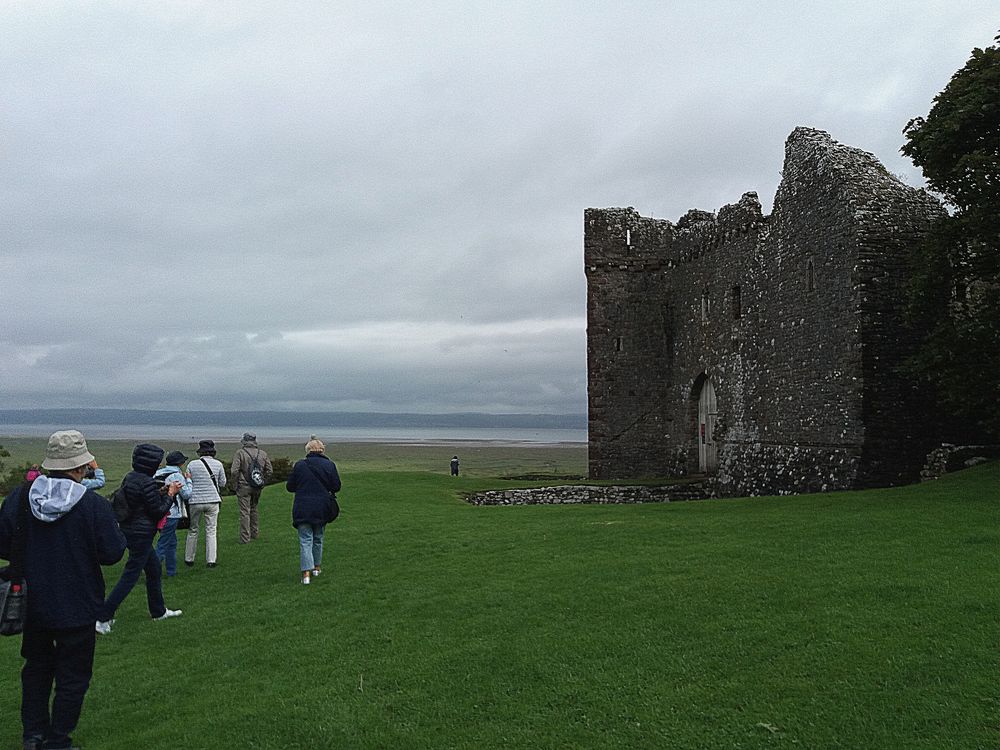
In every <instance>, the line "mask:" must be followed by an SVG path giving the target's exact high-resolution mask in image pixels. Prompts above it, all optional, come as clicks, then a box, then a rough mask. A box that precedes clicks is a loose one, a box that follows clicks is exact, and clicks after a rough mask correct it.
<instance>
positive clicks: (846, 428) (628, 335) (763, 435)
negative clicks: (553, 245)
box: [584, 128, 941, 494]
mask: <svg viewBox="0 0 1000 750" xmlns="http://www.w3.org/2000/svg"><path fill="white" fill-rule="evenodd" d="M940 212H941V208H940V205H939V204H938V203H937V201H935V200H934V199H933V198H932V197H931V196H929V195H928V194H927V193H925V192H924V191H919V190H914V189H913V188H910V187H907V186H906V185H904V184H902V183H901V182H899V180H897V179H896V178H895V177H893V176H892V175H890V174H889V173H888V172H886V170H885V169H884V168H883V167H882V166H881V165H880V164H879V163H878V161H877V160H876V159H875V158H874V157H873V156H872V155H871V154H867V153H865V152H863V151H859V150H857V149H853V148H849V147H846V146H842V145H840V144H838V143H836V142H835V141H833V140H832V139H831V138H830V137H829V136H828V135H827V134H826V133H823V132H821V131H816V130H810V129H806V128H797V129H796V130H795V131H794V132H793V133H792V134H791V135H790V136H789V138H788V142H787V143H786V148H785V165H784V171H783V178H782V181H781V184H780V186H779V189H778V192H777V194H776V197H775V204H774V211H773V212H772V214H771V215H770V216H764V215H762V212H761V206H760V203H759V202H758V200H757V196H756V194H754V193H746V194H745V195H744V196H743V197H742V198H741V199H740V200H739V201H738V202H737V203H736V204H733V205H729V206H724V207H723V208H721V209H720V210H719V212H718V214H717V215H715V214H711V213H707V212H704V211H689V212H688V213H687V214H686V215H685V216H683V217H682V218H681V219H680V220H679V221H678V222H677V223H676V224H673V223H671V222H669V221H666V220H659V219H650V218H646V217H642V216H639V214H638V213H637V212H636V211H635V210H634V209H631V208H612V209H587V211H586V212H585V214H584V256H585V268H586V273H587V280H588V299H587V315H588V347H587V361H588V397H589V427H590V443H589V450H590V454H589V461H590V476H591V478H595V479H597V478H600V479H619V478H625V479H628V478H638V477H664V476H684V475H686V474H690V473H694V472H698V471H699V470H700V466H699V442H700V441H701V440H702V438H701V436H700V434H699V431H700V425H699V419H698V398H699V395H700V393H701V391H702V389H703V388H704V387H705V385H706V383H711V385H712V386H713V387H714V390H715V393H716V396H717V418H716V421H715V423H714V424H715V427H714V431H713V434H712V436H711V437H712V438H714V440H712V441H710V442H714V444H715V446H716V448H717V450H718V467H717V469H716V470H715V471H716V472H717V476H718V482H719V486H720V491H721V492H723V493H724V494H772V493H781V492H799V491H822V490H834V489H848V488H852V487H859V486H872V485H879V484H892V483H895V482H899V481H905V480H908V479H912V478H915V476H916V474H917V472H918V471H919V468H920V466H921V464H922V462H923V457H924V456H925V455H926V452H927V450H928V449H929V447H930V444H931V442H930V441H931V439H932V438H931V436H930V435H923V434H922V433H921V431H920V428H921V425H920V424H919V423H918V422H917V421H916V420H917V419H919V418H920V413H921V411H920V409H919V408H918V407H917V406H915V402H914V401H913V398H912V394H913V393H914V391H915V389H914V388H913V384H912V383H910V382H908V381H906V379H905V378H903V377H901V375H900V373H899V371H898V365H899V363H900V362H901V361H902V359H903V358H904V357H905V356H906V354H907V353H908V352H909V351H910V350H911V349H912V345H913V342H912V339H911V338H909V337H908V336H907V334H906V333H905V332H904V331H903V327H902V324H901V304H902V294H903V286H904V284H905V279H906V258H907V249H908V247H909V246H910V245H912V244H913V243H915V242H918V241H919V240H920V238H921V237H922V236H923V234H924V233H925V232H926V231H927V229H928V227H929V224H930V222H931V221H932V220H933V219H934V218H935V217H936V216H938V215H939V214H940Z"/></svg>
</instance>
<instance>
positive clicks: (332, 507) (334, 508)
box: [306, 461, 340, 523]
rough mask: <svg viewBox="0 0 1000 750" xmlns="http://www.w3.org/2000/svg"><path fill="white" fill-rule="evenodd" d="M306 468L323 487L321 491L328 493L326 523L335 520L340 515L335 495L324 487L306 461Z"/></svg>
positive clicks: (317, 473)
mask: <svg viewBox="0 0 1000 750" xmlns="http://www.w3.org/2000/svg"><path fill="white" fill-rule="evenodd" d="M306 468H307V469H309V471H311V472H312V473H313V476H314V477H316V479H318V480H319V483H320V484H321V485H323V489H324V490H326V491H327V492H329V493H330V503H329V508H328V509H327V514H326V515H327V519H326V522H327V523H330V522H332V521H336V520H337V516H339V515H340V503H338V502H337V493H336V492H334V491H333V490H331V489H330V488H329V487H327V486H326V482H324V481H323V477H321V476H320V475H319V472H318V471H316V469H315V467H313V466H312V464H310V463H309V462H308V461H306Z"/></svg>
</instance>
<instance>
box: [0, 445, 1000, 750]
mask: <svg viewBox="0 0 1000 750" xmlns="http://www.w3.org/2000/svg"><path fill="white" fill-rule="evenodd" d="M3 443H4V445H5V446H6V447H7V448H8V449H10V450H11V452H12V453H14V454H15V459H16V460H20V455H21V451H22V449H24V450H28V451H32V450H34V448H32V447H31V446H30V445H27V444H26V441H8V440H4V441H3ZM38 444H39V445H42V446H44V441H38ZM165 447H172V446H166V445H165ZM181 447H183V448H190V446H188V445H184V446H181ZM129 448H130V446H124V447H123V445H122V444H118V445H115V444H112V443H108V444H103V443H100V442H99V441H95V444H94V446H93V450H94V452H95V453H96V454H97V455H98V458H99V459H101V460H102V463H103V464H104V465H105V466H106V467H107V468H108V471H109V473H112V469H115V470H117V469H118V468H119V467H122V466H124V464H126V463H127V452H128V449H129ZM269 448H270V447H269ZM287 448H288V455H291V456H294V457H298V456H299V455H300V453H301V452H300V450H299V447H298V446H288V447H287ZM102 449H103V450H104V451H105V452H104V453H103V454H102V452H101V451H102ZM276 452H277V453H279V454H280V450H278V451H276ZM453 452H455V451H454V450H453V449H452V447H450V446H444V447H442V446H435V447H432V448H428V449H423V448H422V447H420V446H402V447H401V446H382V445H378V446H376V445H356V446H347V445H343V446H341V445H334V446H331V456H332V457H333V458H334V460H336V461H337V462H338V466H339V467H340V469H341V473H342V475H343V479H344V487H345V489H344V491H343V492H342V493H341V496H340V498H341V505H342V508H343V513H342V515H341V518H340V519H339V520H338V521H337V522H336V523H334V524H333V525H332V526H330V527H329V528H328V530H327V550H326V559H325V564H324V574H323V575H322V576H321V577H320V578H319V579H318V580H317V581H315V583H314V584H313V585H311V586H302V585H301V584H299V583H298V550H297V542H296V539H295V532H294V530H293V529H292V527H291V525H290V504H291V502H290V501H291V498H290V496H289V495H288V494H287V493H285V492H284V490H283V488H282V487H278V486H274V487H270V488H268V489H267V490H265V494H264V497H263V500H262V538H261V539H260V540H259V541H258V542H256V543H254V544H252V545H248V546H240V545H237V544H236V536H237V512H236V507H235V503H234V502H233V501H232V500H231V499H230V500H227V501H226V503H225V504H224V505H223V510H222V516H221V519H220V552H219V567H218V568H216V569H214V570H210V569H208V568H206V567H205V565H204V561H203V552H202V550H199V564H198V565H197V566H196V567H194V568H190V569H189V568H185V567H184V566H183V565H182V566H181V569H180V572H179V574H178V577H177V578H174V579H169V580H167V582H166V583H165V591H166V600H167V604H168V606H170V607H175V608H176V607H180V608H183V610H184V616H183V617H180V618H177V619H174V620H169V621H166V622H151V621H150V619H149V617H148V614H147V612H146V609H145V596H144V593H143V590H142V588H141V584H140V587H139V588H137V589H136V590H135V591H134V592H133V593H132V594H131V595H130V596H129V598H128V599H126V601H125V603H124V604H123V605H122V607H121V609H120V610H119V612H118V622H117V624H116V626H115V630H114V632H113V633H112V634H111V635H110V636H108V637H101V638H99V641H98V650H97V659H96V665H95V677H94V682H93V684H92V686H91V690H90V692H89V694H88V697H87V702H86V704H85V707H84V713H83V718H82V721H81V724H80V727H79V729H78V731H77V733H76V735H75V739H76V740H77V742H78V743H79V744H82V745H83V746H84V747H85V748H102V750H114V749H115V748H122V749H125V748H129V749H133V748H178V747H186V748H470V749H471V748H927V749H928V750H931V749H933V750H941V749H945V748H996V747H997V746H998V744H1000V730H998V712H1000V696H998V670H997V667H998V659H997V657H998V650H997V647H998V641H1000V638H998V636H1000V628H998V619H1000V618H998V614H1000V605H998V601H1000V600H998V594H1000V565H998V562H1000V556H998V550H1000V466H998V464H996V463H993V464H989V465H986V466H981V467H977V468H975V469H971V470H968V471H965V472H962V473H960V474H955V475H951V476H948V477H945V478H944V479H941V480H938V481H936V482H933V483H929V484H925V485H921V486H914V487H908V488H902V489H891V490H879V491H869V492H857V493H839V494H828V495H811V496H802V497H783V498H756V499H742V500H713V501H703V502H697V503H677V504H670V505H645V506H618V507H612V506H577V507H572V506H525V507H514V508H511V507H472V506H469V505H467V504H465V503H463V502H462V501H461V500H460V499H459V498H458V492H460V491H470V490H476V489H486V488H494V487H498V486H506V485H509V484H510V483H509V482H504V481H503V480H499V479H496V478H495V477H498V476H502V475H507V474H515V475H516V474H527V473H533V472H543V471H544V472H553V471H554V472H555V473H560V472H562V473H584V472H585V458H586V456H585V449H582V448H579V447H575V448H551V449H546V448H500V447H490V446H483V447H481V448H477V449H476V450H475V451H473V450H471V449H469V448H467V447H463V448H462V449H461V452H460V453H459V455H460V456H461V457H462V459H463V476H462V477H460V478H458V479H453V478H451V477H449V476H447V459H448V458H450V457H451V455H452V453H453ZM222 453H226V456H225V457H228V456H229V455H231V451H226V450H224V449H223V450H220V455H221V454H222ZM113 454H114V455H113ZM189 455H191V454H190V453H189ZM15 459H8V461H14V460H15ZM547 463H548V464H556V465H558V469H557V470H554V469H553V468H552V466H551V465H549V466H546V464H547ZM116 475H117V476H120V473H117V474H116ZM181 536H182V537H183V532H182V533H181ZM117 572H118V570H117V568H116V569H113V570H109V571H108V573H107V575H106V578H107V581H108V586H109V588H110V586H111V585H113V583H114V581H115V580H116V579H117ZM18 646H19V641H18V639H4V640H3V641H2V642H0V673H2V674H6V675H8V678H7V681H6V683H5V685H6V689H4V690H3V691H0V712H2V715H4V716H6V717H7V718H8V722H7V729H6V730H5V733H4V736H2V737H0V748H6V747H11V748H14V747H19V744H18V743H19V722H18V718H17V717H18V701H19V695H18V690H17V679H16V677H15V675H16V674H17V670H18V669H19V668H20V664H21V660H20V657H19V655H18Z"/></svg>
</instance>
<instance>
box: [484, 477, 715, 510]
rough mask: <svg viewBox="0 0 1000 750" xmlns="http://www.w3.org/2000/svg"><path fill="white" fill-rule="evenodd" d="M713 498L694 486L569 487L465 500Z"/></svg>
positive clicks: (546, 502) (531, 502) (538, 501)
mask: <svg viewBox="0 0 1000 750" xmlns="http://www.w3.org/2000/svg"><path fill="white" fill-rule="evenodd" d="M711 496H712V495H711V491H710V490H709V489H708V488H707V487H706V486H705V485H704V484H702V483H700V482H691V483H685V484H674V485H662V486H657V487H645V486H627V487H625V486H621V487H619V486H615V487H594V486H588V485H567V486H563V487H539V488H537V489H511V490H489V491H486V492H476V493H473V494H471V495H469V496H468V497H466V501H467V502H469V503H472V504H473V505H572V504H580V503H595V504H631V503H669V502H675V501H679V500H704V499H707V498H709V497H711Z"/></svg>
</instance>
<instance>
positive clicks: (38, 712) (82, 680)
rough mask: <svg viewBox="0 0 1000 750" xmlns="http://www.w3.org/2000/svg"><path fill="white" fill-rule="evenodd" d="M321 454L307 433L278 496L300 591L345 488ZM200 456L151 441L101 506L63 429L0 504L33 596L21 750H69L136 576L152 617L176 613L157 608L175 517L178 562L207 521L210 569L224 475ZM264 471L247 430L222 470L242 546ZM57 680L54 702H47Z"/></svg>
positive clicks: (9, 544)
mask: <svg viewBox="0 0 1000 750" xmlns="http://www.w3.org/2000/svg"><path fill="white" fill-rule="evenodd" d="M325 451H326V447H325V446H324V444H323V442H322V441H320V440H319V439H317V438H316V437H315V436H313V437H312V438H311V439H310V440H309V442H308V443H307V444H306V457H305V458H304V459H302V460H300V461H298V462H296V464H295V466H294V467H293V469H292V472H291V475H290V476H289V478H288V481H287V482H286V489H287V490H288V491H289V492H292V493H294V502H293V504H292V525H293V526H294V527H295V528H296V530H297V532H298V538H299V563H300V571H301V575H302V579H301V580H302V583H303V584H308V583H310V582H311V581H312V580H313V579H314V578H315V577H316V576H318V575H319V574H320V572H321V565H322V558H323V536H324V530H325V527H326V524H327V523H329V521H330V520H332V517H333V516H332V507H336V500H335V497H334V495H335V493H336V492H338V491H340V488H341V482H340V476H339V474H338V472H337V467H336V465H335V464H334V463H333V461H331V460H330V459H329V458H328V457H327V456H326V455H325ZM197 455H198V458H197V459H196V460H192V461H188V458H187V457H186V456H185V455H184V454H183V453H182V452H181V451H173V452H171V453H168V454H166V456H164V451H163V449H162V448H160V447H159V446H156V445H153V444H152V443H140V444H139V445H136V446H135V448H134V449H133V451H132V470H131V471H130V472H128V473H127V474H126V475H125V477H124V478H123V480H122V484H121V487H120V489H118V490H116V491H115V494H114V495H113V496H112V499H113V500H114V502H109V501H108V499H106V498H104V497H102V496H101V495H99V494H97V492H96V490H97V489H100V488H101V487H103V486H104V483H105V476H104V472H103V471H102V470H101V469H100V468H99V467H98V465H97V461H96V459H95V457H94V456H93V455H92V454H91V453H90V451H89V450H88V448H87V442H86V440H85V438H84V436H83V435H82V434H81V433H80V432H78V431H76V430H62V431H59V432H56V433H54V434H53V435H52V436H51V437H50V438H49V441H48V445H47V447H46V452H45V460H44V461H43V462H42V464H41V466H39V467H32V469H33V471H32V472H29V477H30V479H29V477H26V481H25V482H24V484H22V485H21V486H20V487H18V488H17V489H15V490H14V491H13V492H12V493H11V494H10V495H8V496H7V498H6V499H5V500H4V503H3V506H2V507H0V557H2V558H4V559H6V560H10V559H11V558H12V555H13V554H14V552H15V550H16V549H17V550H20V555H21V566H20V568H21V572H22V575H23V582H24V584H25V590H26V591H28V592H29V593H28V597H27V601H28V608H27V616H26V621H25V627H24V631H23V635H22V646H21V655H22V656H23V657H24V659H25V663H24V667H23V668H22V670H21V720H22V726H23V741H24V748H25V750H37V749H39V748H71V747H72V742H71V740H70V733H71V732H72V731H73V729H74V728H75V727H76V725H77V722H78V721H79V718H80V711H81V709H82V706H83V699H84V696H85V694H86V692H87V689H88V687H89V685H90V679H91V675H92V672H93V663H94V652H95V645H96V635H97V634H103V635H106V634H109V633H110V632H111V628H112V625H113V624H114V622H115V613H116V611H117V609H118V607H119V605H121V603H122V602H123V601H124V599H125V598H126V597H127V596H128V594H129V593H130V592H131V590H132V589H133V588H134V587H135V585H136V584H137V583H138V581H139V577H140V575H144V576H145V584H146V602H147V607H148V609H149V614H150V617H151V618H152V619H153V620H154V621H162V620H167V619H169V618H172V617H177V616H179V615H181V614H182V611H181V610H180V609H171V608H169V607H167V606H166V604H165V603H164V598H163V588H162V577H161V570H162V568H163V567H165V569H166V574H167V575H168V576H172V575H175V574H176V570H177V563H176V550H177V529H178V526H179V525H180V523H181V519H182V518H185V517H187V518H188V519H189V521H190V528H189V531H188V536H187V541H186V543H185V546H184V562H185V564H186V565H188V566H191V565H194V560H195V556H196V551H197V547H198V538H199V535H200V527H201V526H202V519H204V536H205V555H206V562H207V565H208V567H210V568H214V567H216V565H217V541H216V537H217V521H218V515H219V506H220V504H221V502H222V494H221V488H223V487H225V486H226V485H227V477H226V472H225V468H224V466H223V464H222V462H221V461H219V460H218V459H217V458H216V449H215V443H214V442H213V441H211V440H202V441H200V442H199V444H198V449H197ZM185 465H186V466H185ZM36 469H37V471H35V470H36ZM43 470H44V472H47V473H43ZM272 475H273V467H272V464H271V460H270V458H269V457H268V455H267V453H266V452H265V451H263V450H261V449H260V448H259V447H258V446H257V440H256V436H254V435H252V434H250V433H246V434H244V435H243V439H242V441H241V446H240V449H239V450H238V451H237V453H236V456H235V457H234V459H233V462H232V465H231V467H230V474H229V486H231V487H233V489H234V490H235V491H236V496H237V500H238V503H239V508H240V524H239V541H240V543H242V544H246V543H249V542H250V541H252V540H254V539H257V538H258V536H259V533H260V528H259V520H258V504H259V501H260V494H261V489H262V487H263V485H264V484H266V482H267V480H268V479H270V477H271V476H272ZM22 509H26V511H27V512H25V511H24V510H22ZM19 510H21V511H22V512H20V513H19ZM19 517H20V518H19ZM158 532H159V535H160V538H159V540H158V541H157V542H156V544H155V546H154V540H155V538H156V535H157V533H158ZM126 550H128V559H127V560H126V562H125V566H124V568H123V570H122V573H121V577H120V578H119V580H118V582H117V583H116V584H115V586H114V588H113V589H112V591H111V593H110V595H108V597H107V598H106V599H105V596H104V594H105V583H104V576H103V573H102V571H101V566H108V565H114V564H116V563H118V562H119V561H120V560H121V559H122V557H123V556H124V554H125V551H126ZM0 574H2V571H0ZM53 685H54V687H55V698H54V699H52V700H51V705H50V698H51V693H52V689H53Z"/></svg>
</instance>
